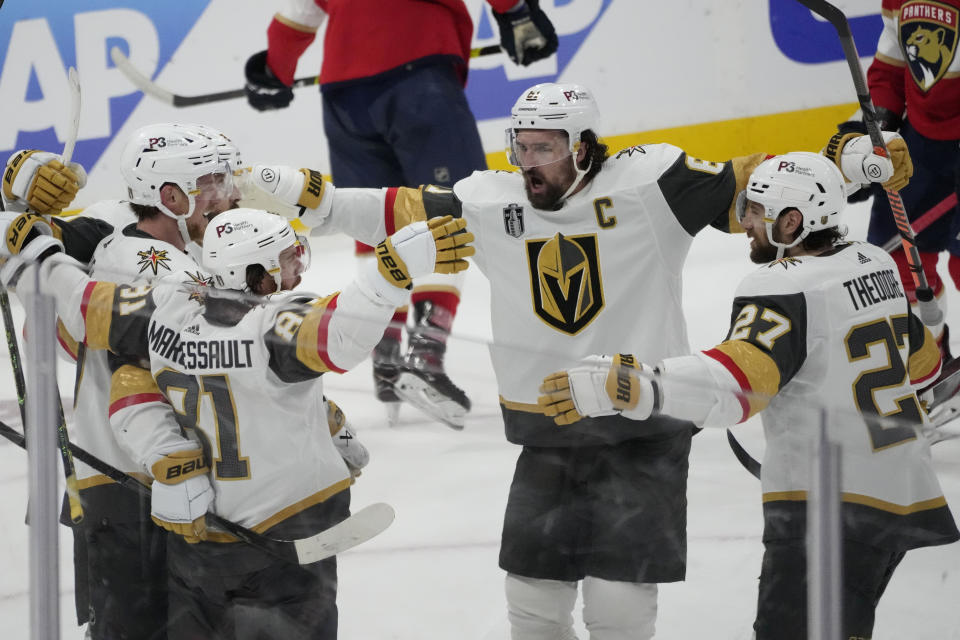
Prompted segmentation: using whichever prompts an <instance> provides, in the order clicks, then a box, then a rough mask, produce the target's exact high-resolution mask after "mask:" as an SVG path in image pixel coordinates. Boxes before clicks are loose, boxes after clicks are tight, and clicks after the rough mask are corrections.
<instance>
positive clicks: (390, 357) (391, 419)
mask: <svg viewBox="0 0 960 640" xmlns="http://www.w3.org/2000/svg"><path fill="white" fill-rule="evenodd" d="M372 360H373V387H374V392H375V393H376V395H377V400H379V401H380V402H382V403H383V406H384V408H385V409H386V411H387V424H388V425H389V426H391V427H394V426H396V424H397V420H398V418H399V416H400V398H399V397H398V396H397V394H396V391H395V389H396V384H397V376H398V375H399V373H400V364H401V360H402V358H401V357H400V341H399V340H397V339H395V338H393V337H390V336H387V335H384V336H383V338H381V339H380V342H378V343H377V346H376V347H374V348H373V356H372Z"/></svg>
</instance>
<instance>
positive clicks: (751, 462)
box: [727, 429, 761, 480]
mask: <svg viewBox="0 0 960 640" xmlns="http://www.w3.org/2000/svg"><path fill="white" fill-rule="evenodd" d="M727 443H728V444H729V445H730V450H731V451H733V455H735V456H736V457H737V460H739V461H740V464H742V465H743V468H744V469H746V470H747V471H749V472H750V474H751V475H752V476H753V477H754V478H756V479H757V480H759V479H760V468H761V465H760V462H758V461H757V460H756V459H755V458H754V457H753V456H751V455H750V454H749V453H747V450H746V449H744V448H743V445H742V444H740V441H739V440H737V437H736V436H735V435H733V431H730V429H727Z"/></svg>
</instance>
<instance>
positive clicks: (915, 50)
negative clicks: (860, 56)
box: [899, 0, 960, 92]
mask: <svg viewBox="0 0 960 640" xmlns="http://www.w3.org/2000/svg"><path fill="white" fill-rule="evenodd" d="M958 17H960V12H958V10H957V8H956V7H951V6H950V5H948V4H944V3H940V2H933V1H931V0H914V1H912V2H906V3H904V5H903V6H902V7H900V26H899V28H900V34H899V36H900V46H901V48H902V49H903V51H904V53H906V55H907V67H909V69H910V74H911V75H912V76H913V80H914V82H916V83H917V86H918V87H920V89H921V90H922V91H924V92H926V91H929V90H930V88H931V87H932V86H933V85H934V84H936V83H937V81H938V80H940V78H942V77H943V75H944V74H945V73H946V72H947V67H949V66H950V63H951V62H952V61H953V56H954V53H955V52H956V50H957V18H958Z"/></svg>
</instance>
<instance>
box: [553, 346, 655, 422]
mask: <svg viewBox="0 0 960 640" xmlns="http://www.w3.org/2000/svg"><path fill="white" fill-rule="evenodd" d="M643 369H644V366H643V365H642V364H640V363H638V362H637V361H636V359H635V358H634V357H633V356H632V355H627V354H618V355H616V356H613V357H612V358H611V357H610V356H589V357H587V358H586V359H585V360H584V361H583V364H581V365H580V366H578V367H574V368H573V369H569V370H568V371H558V372H557V373H552V374H550V375H549V376H547V377H546V378H544V379H543V384H542V385H541V386H540V393H541V395H540V397H539V398H538V399H537V404H539V405H540V407H541V408H542V409H543V412H544V414H545V415H546V416H547V417H550V418H553V420H554V422H556V423H557V424H558V425H560V426H565V425H569V424H573V423H574V422H577V421H578V420H580V419H581V418H583V417H589V418H596V417H600V416H610V415H614V414H617V413H620V414H622V415H623V416H624V417H627V418H630V419H631V420H646V419H647V418H649V417H650V414H651V413H652V412H653V410H654V407H655V405H656V399H657V393H658V392H657V389H656V385H655V383H654V381H653V379H652V378H651V377H650V376H645V375H638V374H639V373H640V372H641V371H643Z"/></svg>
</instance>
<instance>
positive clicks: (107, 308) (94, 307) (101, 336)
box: [81, 281, 117, 349]
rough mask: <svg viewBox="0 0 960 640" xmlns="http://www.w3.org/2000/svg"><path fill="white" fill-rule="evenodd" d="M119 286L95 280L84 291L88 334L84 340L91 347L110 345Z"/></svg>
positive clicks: (100, 347) (105, 347)
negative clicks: (114, 305) (114, 298)
mask: <svg viewBox="0 0 960 640" xmlns="http://www.w3.org/2000/svg"><path fill="white" fill-rule="evenodd" d="M116 288H117V286H116V285H115V284H113V283H111V282H100V281H94V282H92V283H90V284H88V285H87V290H86V291H85V292H84V296H83V302H82V303H81V305H82V307H83V309H82V313H83V318H84V324H85V325H86V327H87V336H86V339H85V340H84V342H85V343H86V344H87V346H88V347H90V348H91V349H108V348H109V347H110V323H111V321H112V319H113V294H114V291H116Z"/></svg>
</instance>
